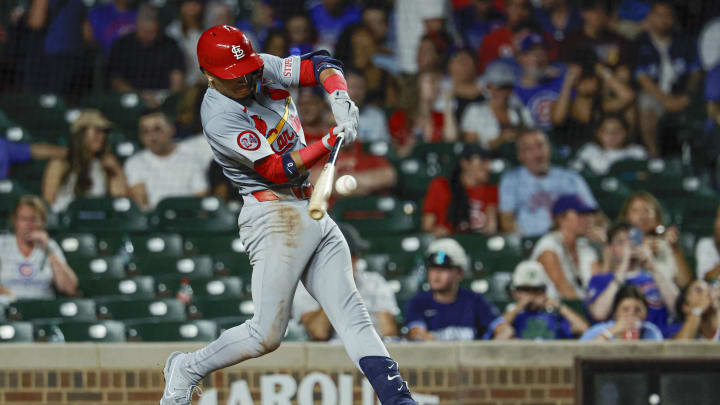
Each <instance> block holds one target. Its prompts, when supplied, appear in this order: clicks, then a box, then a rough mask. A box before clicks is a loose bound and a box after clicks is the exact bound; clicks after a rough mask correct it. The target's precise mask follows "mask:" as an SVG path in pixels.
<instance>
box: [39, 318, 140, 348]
mask: <svg viewBox="0 0 720 405" xmlns="http://www.w3.org/2000/svg"><path fill="white" fill-rule="evenodd" d="M51 327H52V324H36V325H35V329H36V335H38V336H40V337H44V336H49V335H50V333H52V332H51V330H50V328H51ZM57 327H58V328H59V329H60V332H62V334H63V337H64V338H65V342H96V343H122V342H125V340H126V339H125V324H123V323H122V322H118V321H110V320H104V321H96V322H63V323H60V324H58V325H57Z"/></svg>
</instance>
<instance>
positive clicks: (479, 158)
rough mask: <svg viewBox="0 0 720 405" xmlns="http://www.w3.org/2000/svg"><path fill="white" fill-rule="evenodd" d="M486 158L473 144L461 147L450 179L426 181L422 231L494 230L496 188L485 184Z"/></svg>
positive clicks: (496, 204)
mask: <svg viewBox="0 0 720 405" xmlns="http://www.w3.org/2000/svg"><path fill="white" fill-rule="evenodd" d="M489 179H490V159H489V156H488V154H487V152H486V151H485V150H483V149H482V148H481V147H480V146H477V145H465V150H464V151H463V153H462V154H461V155H460V159H458V161H457V164H456V165H455V167H454V168H453V171H452V174H451V175H450V178H449V179H448V178H445V177H436V178H434V179H433V180H432V182H430V186H429V187H428V190H427V193H426V194H425V201H424V202H423V216H422V228H423V231H425V232H427V233H432V234H433V235H435V236H438V237H440V236H447V235H450V234H453V233H464V232H480V233H484V234H492V233H495V232H496V231H497V206H498V188H497V185H490V184H488V182H489Z"/></svg>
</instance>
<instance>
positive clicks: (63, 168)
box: [42, 109, 128, 212]
mask: <svg viewBox="0 0 720 405" xmlns="http://www.w3.org/2000/svg"><path fill="white" fill-rule="evenodd" d="M111 127H112V123H111V122H110V121H108V119H107V118H105V116H104V115H103V114H102V113H101V112H100V111H98V110H94V109H88V110H84V111H82V112H81V113H80V115H79V116H78V118H77V119H75V121H73V122H72V124H71V125H70V147H69V151H68V154H67V158H63V159H53V160H51V161H50V162H49V163H48V165H47V166H46V167H45V173H44V174H43V184H42V196H43V199H44V200H45V201H47V202H48V203H49V204H50V206H51V208H52V210H53V211H55V212H60V211H63V210H65V209H66V208H67V206H68V205H70V203H71V202H72V201H73V200H74V199H75V198H77V197H103V196H107V195H109V196H113V197H119V196H125V195H127V193H128V187H127V179H126V178H125V173H124V172H123V169H122V166H121V165H120V162H119V161H118V159H117V158H116V157H115V155H113V154H112V152H111V151H110V146H109V144H108V133H109V132H110V128H111Z"/></svg>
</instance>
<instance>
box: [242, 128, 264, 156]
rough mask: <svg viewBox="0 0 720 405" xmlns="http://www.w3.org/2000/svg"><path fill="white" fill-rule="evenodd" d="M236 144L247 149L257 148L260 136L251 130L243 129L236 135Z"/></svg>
mask: <svg viewBox="0 0 720 405" xmlns="http://www.w3.org/2000/svg"><path fill="white" fill-rule="evenodd" d="M237 144H238V146H240V147H241V148H242V149H245V150H247V151H254V150H258V149H259V148H260V138H258V136H257V135H255V133H254V132H252V131H243V132H241V133H240V135H238V137H237Z"/></svg>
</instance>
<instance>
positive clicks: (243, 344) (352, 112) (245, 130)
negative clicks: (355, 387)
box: [160, 26, 416, 405]
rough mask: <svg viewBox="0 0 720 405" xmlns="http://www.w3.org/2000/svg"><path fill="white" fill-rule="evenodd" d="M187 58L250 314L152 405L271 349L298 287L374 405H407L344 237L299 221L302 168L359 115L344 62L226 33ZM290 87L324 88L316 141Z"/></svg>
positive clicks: (349, 134) (184, 394)
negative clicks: (325, 110)
mask: <svg viewBox="0 0 720 405" xmlns="http://www.w3.org/2000/svg"><path fill="white" fill-rule="evenodd" d="M197 54H198V60H199V62H200V68H201V69H202V71H203V73H204V74H205V75H206V76H207V78H208V81H209V85H208V89H207V92H206V93H205V97H204V99H203V102H202V107H201V111H200V114H201V118H202V125H203V132H204V134H205V137H206V138H207V141H208V142H209V143H210V146H211V147H212V150H213V154H214V155H215V160H216V161H217V162H218V163H219V164H220V165H221V166H222V168H223V172H224V173H225V175H226V176H227V177H228V178H229V179H230V180H232V182H233V183H234V184H235V185H236V186H238V187H239V189H240V194H242V196H243V208H242V211H241V212H240V215H239V217H238V226H239V228H240V239H241V241H242V243H243V245H244V246H245V249H246V251H247V252H248V254H249V255H250V263H251V264H252V266H253V274H252V298H253V302H254V304H255V315H254V316H253V318H252V319H250V320H249V321H247V322H245V323H243V324H242V325H239V326H236V327H234V328H231V329H228V330H227V331H225V332H224V333H223V334H221V335H220V337H219V338H218V339H217V340H215V341H213V342H212V343H210V344H209V345H207V346H205V347H204V348H202V349H200V350H198V351H196V352H192V353H181V352H174V353H172V354H171V355H170V357H169V358H168V359H167V362H166V363H165V368H164V369H163V374H164V376H165V390H164V392H163V396H162V398H161V399H160V404H161V405H178V404H186V405H189V404H190V402H191V400H192V394H193V390H194V388H195V387H196V386H197V384H198V382H199V381H200V380H201V379H202V378H203V377H205V376H206V375H208V374H209V373H211V372H213V371H215V370H219V369H222V368H225V367H228V366H231V365H233V364H237V363H239V362H241V361H243V360H247V359H251V358H254V357H259V356H262V355H264V354H266V353H269V352H272V351H273V350H275V349H277V348H278V346H279V345H280V342H281V340H282V338H283V336H284V334H285V329H286V328H287V324H288V321H289V318H290V309H291V306H292V301H293V296H294V294H295V289H296V288H297V285H298V282H301V281H302V283H303V285H304V286H305V287H306V288H307V290H308V291H309V292H310V294H311V295H312V296H313V297H314V298H315V299H316V300H317V301H318V302H319V303H320V305H321V306H322V308H323V310H324V311H325V313H326V314H327V316H328V318H329V319H330V322H332V325H333V328H334V329H335V331H337V333H338V335H339V336H340V338H341V339H342V341H343V343H344V344H345V349H346V350H347V353H348V355H349V356H350V358H351V359H352V361H353V362H354V363H355V366H357V367H359V368H360V370H362V372H363V373H364V374H365V376H366V377H367V379H368V380H369V381H370V384H371V385H372V386H373V388H374V389H375V392H376V393H377V395H378V398H379V399H380V401H381V402H382V404H383V405H411V404H415V405H416V402H415V401H414V400H413V399H412V398H411V396H410V391H409V390H408V386H407V383H406V382H405V381H404V380H403V379H402V377H401V376H400V372H399V371H398V365H397V363H395V362H394V361H393V360H392V359H391V358H390V357H389V354H388V351H387V349H386V348H385V346H384V345H383V343H382V341H381V340H380V338H379V337H378V335H377V334H376V333H375V329H374V328H373V325H372V324H371V321H370V317H369V315H368V312H367V309H366V308H365V304H364V303H363V300H362V298H361V297H360V295H359V294H358V291H357V288H356V287H355V282H354V281H353V275H352V265H351V262H350V251H349V249H348V245H347V242H346V241H345V239H344V238H343V235H342V233H341V232H340V230H339V229H338V227H337V225H335V222H333V220H332V219H330V218H329V217H328V216H327V215H325V216H323V217H322V218H321V219H320V220H313V219H312V218H311V217H310V215H309V214H308V198H309V197H310V194H311V193H312V185H311V184H310V183H309V181H308V180H307V179H308V174H309V173H308V169H307V168H309V167H311V166H313V164H315V163H316V162H318V161H319V160H320V159H323V158H325V157H327V155H328V154H329V152H330V150H331V149H332V148H333V145H334V144H335V142H336V140H337V136H336V135H337V134H340V133H344V134H345V135H344V143H345V144H351V143H352V142H353V141H354V140H355V137H356V136H357V125H358V109H357V107H356V106H355V103H353V102H352V100H350V98H349V97H348V93H347V84H346V82H345V79H344V77H343V74H342V67H343V65H342V63H341V62H340V61H338V60H335V59H333V58H331V57H330V56H329V54H328V53H327V52H322V51H321V52H313V53H311V54H307V55H303V56H290V57H287V58H285V59H281V58H278V57H276V56H272V55H267V54H257V53H255V51H254V50H253V48H252V45H251V44H250V41H248V39H247V37H246V36H245V34H243V32H242V31H240V30H238V29H236V28H233V27H230V26H215V27H212V28H210V29H208V30H207V31H205V32H204V33H203V34H202V36H201V37H200V40H199V41H198V45H197ZM296 86H322V87H323V88H324V89H325V90H326V91H327V93H328V100H329V103H330V106H331V108H332V112H333V115H334V116H335V121H336V122H337V126H336V127H334V128H333V129H331V130H330V132H329V133H328V134H327V135H326V136H325V137H324V138H323V139H322V141H321V142H316V143H314V144H312V145H306V143H305V135H304V133H303V128H302V125H301V124H300V120H299V119H298V113H297V109H296V108H295V104H294V103H293V100H292V98H291V97H290V94H289V93H288V91H287V89H288V88H291V87H296Z"/></svg>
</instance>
